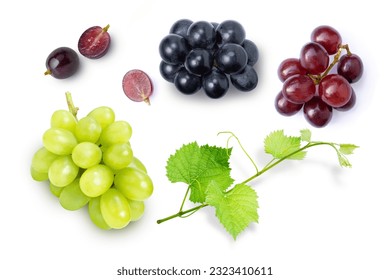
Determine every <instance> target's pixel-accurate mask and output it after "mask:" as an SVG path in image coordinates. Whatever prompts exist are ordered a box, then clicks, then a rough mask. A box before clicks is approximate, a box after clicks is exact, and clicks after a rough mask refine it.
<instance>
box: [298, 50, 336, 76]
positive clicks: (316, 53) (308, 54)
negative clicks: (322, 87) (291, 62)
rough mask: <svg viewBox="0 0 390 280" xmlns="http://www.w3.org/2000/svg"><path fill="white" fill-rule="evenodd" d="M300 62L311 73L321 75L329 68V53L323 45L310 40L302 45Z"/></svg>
mask: <svg viewBox="0 0 390 280" xmlns="http://www.w3.org/2000/svg"><path fill="white" fill-rule="evenodd" d="M299 62H300V63H301V65H302V67H303V68H305V69H306V70H307V72H308V73H309V74H312V75H319V74H321V73H322V72H324V71H325V70H326V69H327V67H328V65H329V55H328V53H327V51H326V50H325V48H324V47H323V46H321V45H320V44H318V43H314V42H310V43H307V44H306V45H304V46H303V47H302V49H301V53H300V56H299Z"/></svg>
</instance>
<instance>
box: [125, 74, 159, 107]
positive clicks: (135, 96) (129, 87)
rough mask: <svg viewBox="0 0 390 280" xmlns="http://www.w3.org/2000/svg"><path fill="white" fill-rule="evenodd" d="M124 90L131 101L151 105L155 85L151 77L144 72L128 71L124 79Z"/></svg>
mask: <svg viewBox="0 0 390 280" xmlns="http://www.w3.org/2000/svg"><path fill="white" fill-rule="evenodd" d="M122 88H123V91H124V93H125V94H126V96H127V97H128V98H129V99H131V100H133V101H136V102H141V101H144V102H146V103H147V104H150V101H149V96H151V95H152V93H153V84H152V81H151V79H150V78H149V76H148V75H147V74H146V73H145V72H143V71H142V70H138V69H135V70H130V71H128V72H127V73H126V74H125V76H124V77H123V80H122Z"/></svg>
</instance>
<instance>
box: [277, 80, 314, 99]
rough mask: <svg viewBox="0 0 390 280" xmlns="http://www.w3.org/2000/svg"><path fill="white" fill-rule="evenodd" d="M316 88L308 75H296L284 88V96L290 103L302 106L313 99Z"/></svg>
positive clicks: (285, 83)
mask: <svg viewBox="0 0 390 280" xmlns="http://www.w3.org/2000/svg"><path fill="white" fill-rule="evenodd" d="M315 92H316V86H315V84H314V82H313V80H312V79H311V78H310V77H308V76H306V75H294V76H291V77H290V78H288V79H287V80H286V81H285V82H284V83H283V87H282V93H283V96H284V97H285V98H286V99H287V100H288V101H290V102H292V103H296V104H302V103H305V102H307V101H309V100H310V99H312V98H313V96H314V95H315Z"/></svg>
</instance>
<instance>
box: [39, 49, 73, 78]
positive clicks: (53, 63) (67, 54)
mask: <svg viewBox="0 0 390 280" xmlns="http://www.w3.org/2000/svg"><path fill="white" fill-rule="evenodd" d="M79 64H80V61H79V57H78V55H77V53H76V52H75V51H74V50H73V49H71V48H68V47H60V48H57V49H55V50H54V51H52V52H51V53H50V54H49V56H48V57H47V59H46V71H45V73H44V74H45V75H51V76H53V77H54V78H57V79H65V78H68V77H70V76H72V75H73V74H74V73H76V72H77V70H78V68H79Z"/></svg>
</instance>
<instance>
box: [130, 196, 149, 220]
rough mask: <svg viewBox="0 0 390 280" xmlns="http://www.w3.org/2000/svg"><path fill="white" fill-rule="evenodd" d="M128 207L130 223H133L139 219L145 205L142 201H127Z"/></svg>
mask: <svg viewBox="0 0 390 280" xmlns="http://www.w3.org/2000/svg"><path fill="white" fill-rule="evenodd" d="M129 205H130V209H131V221H132V222H135V221H138V220H139V219H141V217H142V216H143V215H144V211H145V203H144V202H143V201H136V200H130V199H129Z"/></svg>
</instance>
